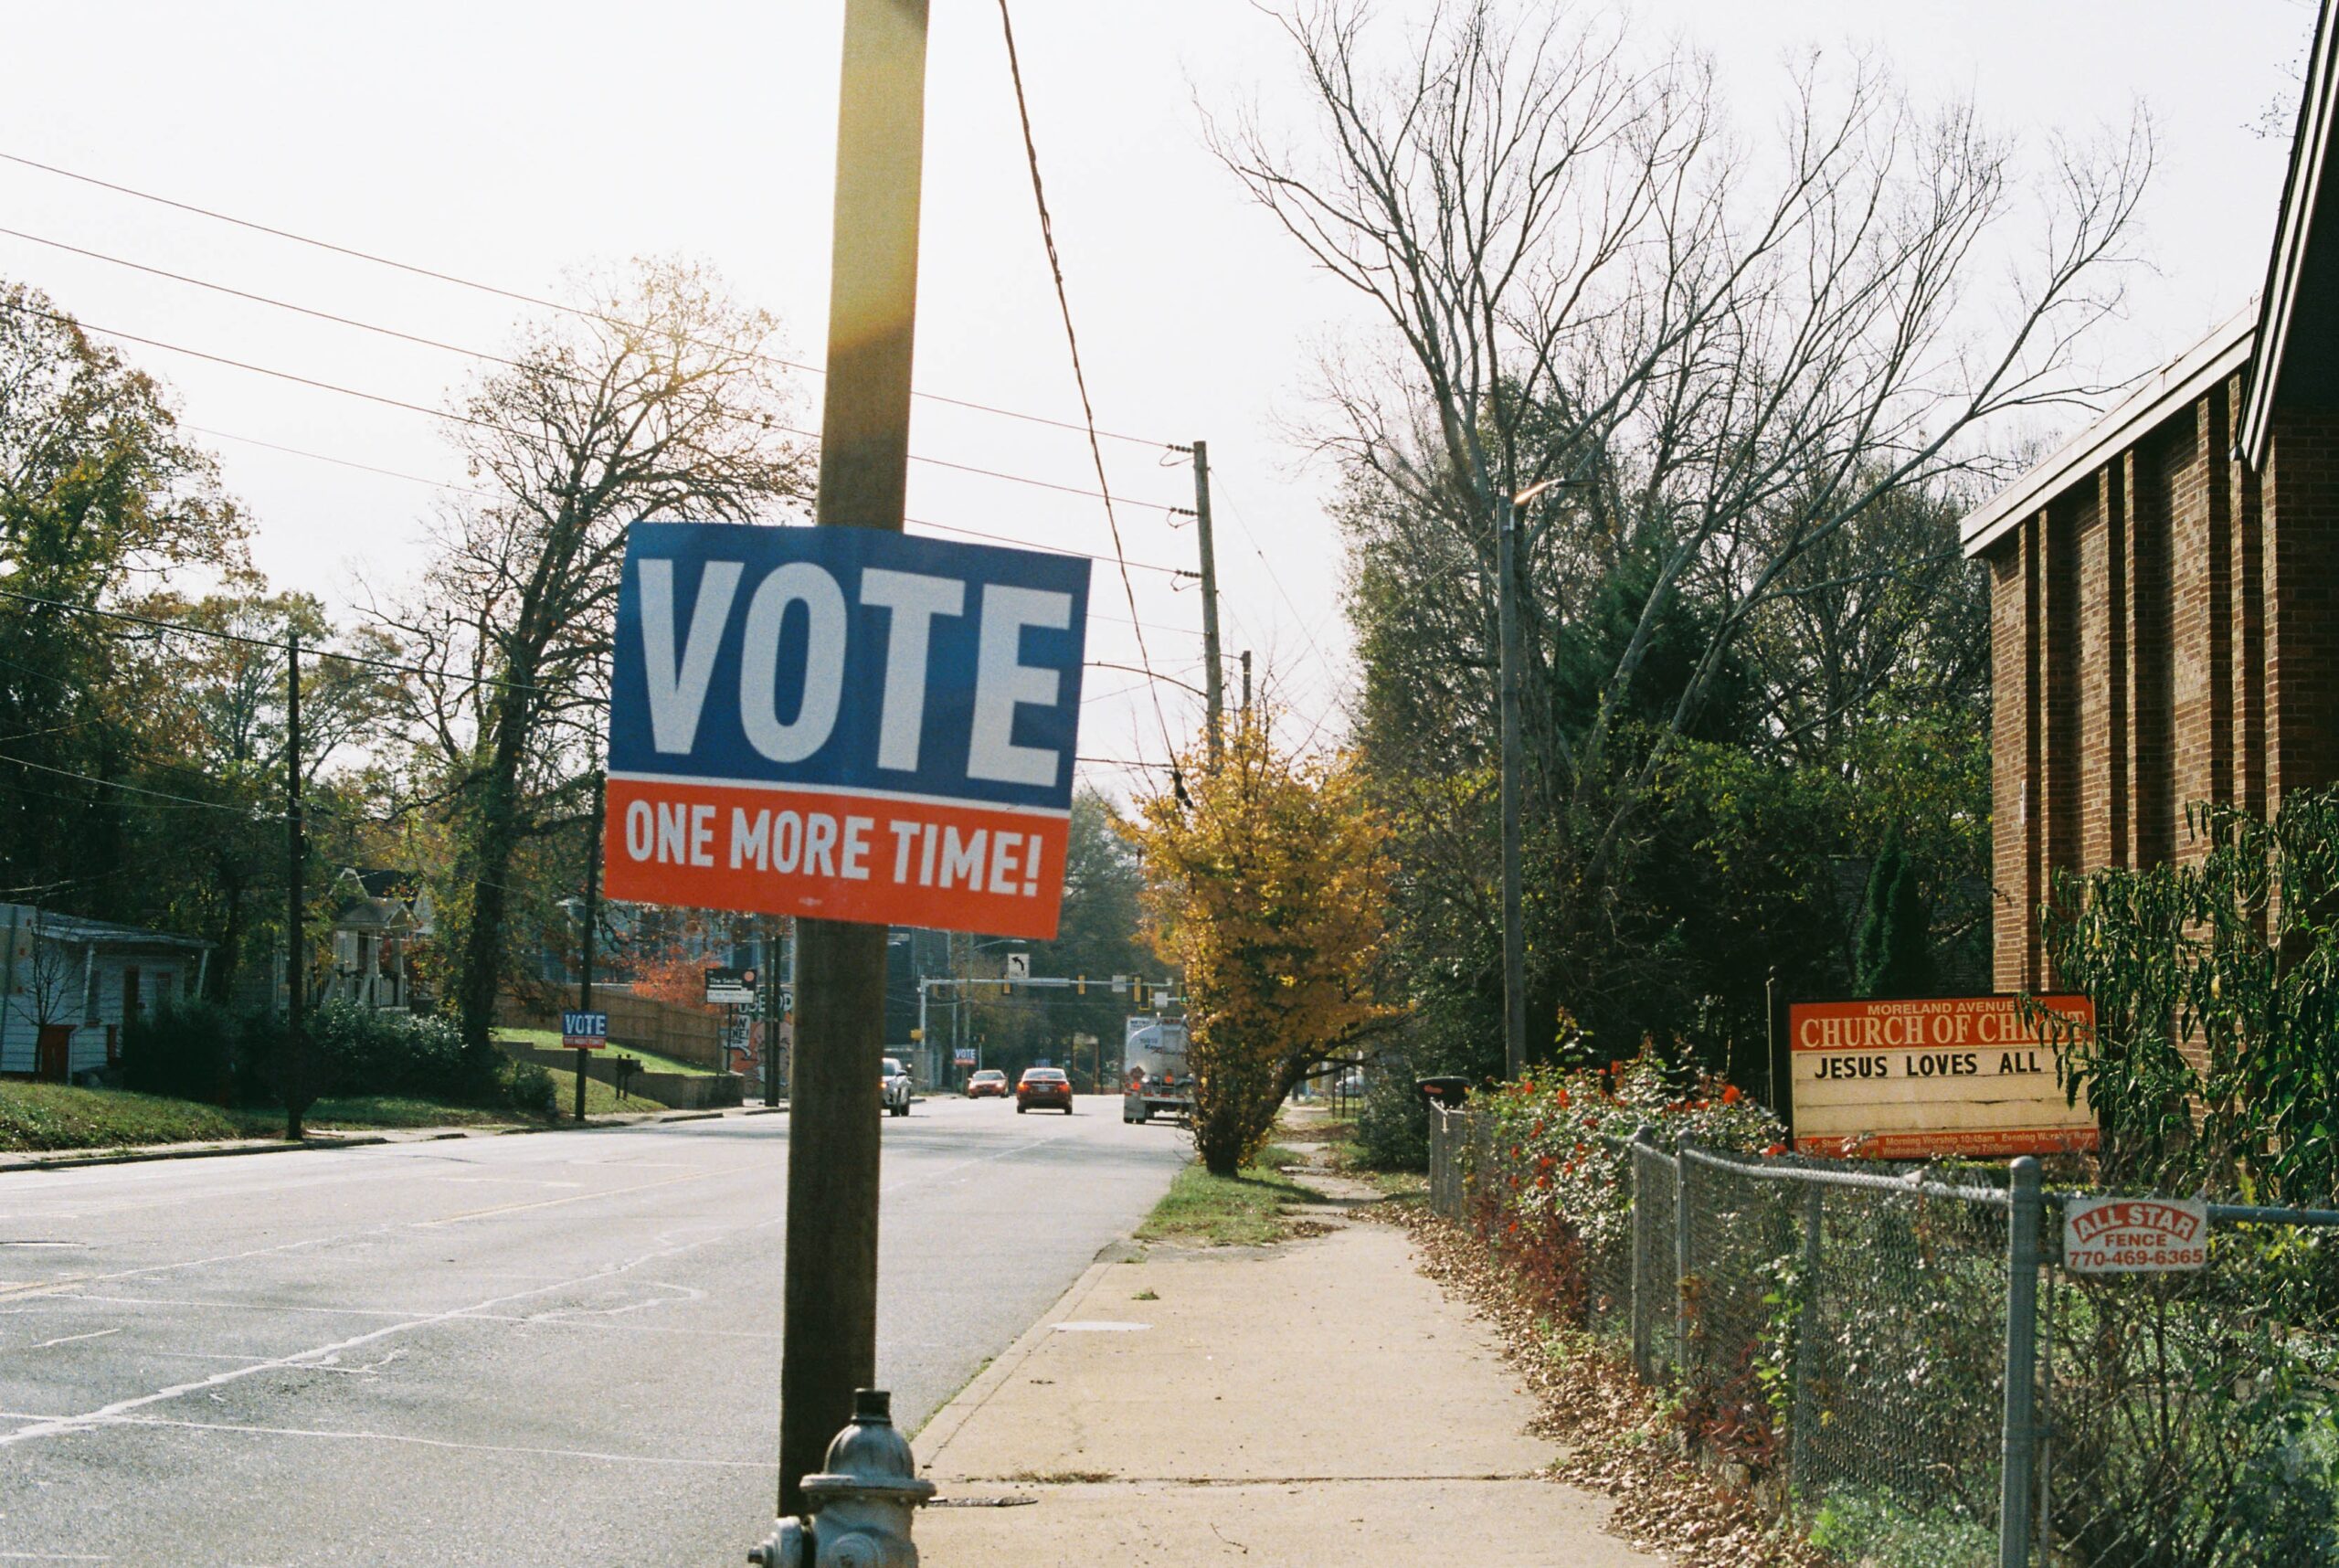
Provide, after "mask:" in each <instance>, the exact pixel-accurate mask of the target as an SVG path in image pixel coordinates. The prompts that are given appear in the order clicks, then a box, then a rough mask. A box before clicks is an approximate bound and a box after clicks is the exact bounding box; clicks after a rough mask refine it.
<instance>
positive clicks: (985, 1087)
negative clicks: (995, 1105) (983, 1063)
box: [967, 1067, 1007, 1100]
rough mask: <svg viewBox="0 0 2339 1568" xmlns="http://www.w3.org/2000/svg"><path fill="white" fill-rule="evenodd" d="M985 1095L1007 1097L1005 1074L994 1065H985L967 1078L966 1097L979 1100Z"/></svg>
mask: <svg viewBox="0 0 2339 1568" xmlns="http://www.w3.org/2000/svg"><path fill="white" fill-rule="evenodd" d="M985 1095H996V1096H997V1097H1000V1099H1005V1098H1006V1097H1007V1075H1006V1074H1004V1073H1002V1072H1000V1070H999V1069H998V1068H996V1067H985V1068H984V1069H983V1070H982V1071H981V1072H979V1073H977V1074H976V1075H974V1076H973V1077H971V1078H968V1080H967V1097H968V1099H970V1100H979V1099H981V1098H982V1097H984V1096H985Z"/></svg>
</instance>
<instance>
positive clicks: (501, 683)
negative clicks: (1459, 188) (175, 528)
mask: <svg viewBox="0 0 2339 1568" xmlns="http://www.w3.org/2000/svg"><path fill="white" fill-rule="evenodd" d="M0 599H15V600H16V601H17V602H19V603H21V604H37V605H40V606H43V607H44V608H46V609H62V610H66V611H68V612H69V613H71V614H74V615H94V616H99V617H101V618H103V619H104V620H122V621H128V622H129V623H131V624H132V625H133V626H151V627H153V629H154V630H157V631H165V632H173V633H175V634H177V635H180V636H183V637H207V638H209V639H210V640H211V641H214V642H239V643H242V644H243V645H244V646H245V647H248V648H265V649H267V650H269V651H270V652H273V653H281V652H284V651H285V645H284V644H283V643H281V642H278V641H272V640H270V639H269V638H266V637H246V636H244V635H243V634H241V633H240V632H235V631H214V630H211V629H210V628H209V627H207V626H188V625H186V624H185V623H184V622H181V621H175V620H156V619H155V618H154V617H153V616H151V615H132V613H131V612H130V611H128V610H126V609H99V608H98V607H97V606H96V605H93V604H69V603H67V602H66V601H65V600H63V599H43V598H41V597H40V596H39V595H38V594H30V593H18V592H17V591H16V589H14V588H0ZM307 652H308V654H309V657H310V658H312V659H313V660H317V661H319V662H323V661H329V660H337V661H339V662H343V663H347V664H363V665H365V667H366V668H368V669H373V670H388V671H391V672H393V673H397V674H402V675H421V676H424V677H426V678H428V679H431V680H443V679H445V678H446V676H447V672H445V671H443V670H433V669H431V668H429V666H428V665H424V664H404V663H400V662H398V661H397V660H395V659H376V658H375V657H373V656H372V655H370V654H365V653H344V652H340V651H339V650H337V649H333V648H311V649H309V650H307ZM459 680H460V683H461V684H463V685H465V686H492V687H495V688H496V689H497V690H499V691H506V692H551V693H555V694H557V688H556V687H551V686H537V685H531V684H529V683H526V682H524V681H505V680H500V679H498V678H497V677H495V676H493V675H465V676H461V677H459Z"/></svg>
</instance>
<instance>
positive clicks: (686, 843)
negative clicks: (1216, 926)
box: [604, 523, 1090, 939]
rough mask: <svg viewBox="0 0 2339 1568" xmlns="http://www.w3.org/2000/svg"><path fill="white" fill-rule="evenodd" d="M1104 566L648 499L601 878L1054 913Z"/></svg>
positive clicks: (940, 908)
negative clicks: (754, 519)
mask: <svg viewBox="0 0 2339 1568" xmlns="http://www.w3.org/2000/svg"><path fill="white" fill-rule="evenodd" d="M1089 566H1090V563H1089V562H1088V561H1087V560H1086V559H1085V557H1080V556H1055V555H1044V554H1042V553H1040V552H1037V551H1030V550H1003V549H994V548H990V547H987V546H973V545H958V544H949V543H945V542H943V541H941V540H937V539H914V538H910V537H908V536H907V535H902V534H896V533H891V532H887V531H884V530H880V529H873V528H768V527H740V526H734V525H730V524H694V523H643V524H635V526H634V527H633V529H632V532H631V535H630V540H629V543H628V546H627V549H626V559H625V573H624V577H623V579H622V582H621V586H620V588H619V598H618V626H617V648H616V654H615V661H614V664H613V667H612V672H611V694H610V712H609V820H608V823H607V832H606V834H605V838H604V842H605V843H606V846H607V847H606V850H605V863H606V864H605V873H606V874H605V881H606V884H607V886H608V889H609V895H610V896H611V897H613V898H626V899H635V900H640V901H643V902H649V903H661V904H680V905H690V906H699V907H704V908H717V909H739V910H750V911H761V912H766V913H772V914H786V915H802V916H812V917H815V918H820V919H830V920H857V921H865V922H871V923H875V924H888V923H901V924H910V925H918V926H925V927H934V928H937V929H945V930H959V931H982V932H988V933H991V934H994V935H999V936H1011V937H1030V938H1042V939H1044V938H1052V937H1053V936H1054V935H1055V932H1056V920H1057V915H1058V911H1059V908H1060V906H1061V905H1062V903H1063V896H1064V841H1065V837H1066V833H1067V826H1068V821H1069V818H1070V816H1071V807H1072V776H1073V762H1074V749H1075V745H1074V742H1075V737H1076V736H1077V733H1078V729H1079V721H1080V673H1081V659H1082V650H1083V645H1084V641H1085V629H1086V624H1087V616H1088V576H1089Z"/></svg>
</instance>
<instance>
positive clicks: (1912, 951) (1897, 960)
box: [1854, 830, 1933, 997]
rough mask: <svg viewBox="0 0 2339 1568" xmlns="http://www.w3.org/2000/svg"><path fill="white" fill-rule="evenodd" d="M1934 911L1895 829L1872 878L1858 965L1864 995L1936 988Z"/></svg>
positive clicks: (1870, 871) (1862, 919) (1902, 993)
mask: <svg viewBox="0 0 2339 1568" xmlns="http://www.w3.org/2000/svg"><path fill="white" fill-rule="evenodd" d="M1931 927H1932V912H1931V911H1929V910H1928V909H1927V908H1926V907H1925V901H1924V897H1923V895H1921V893H1920V892H1919V891H1918V889H1917V869H1916V867H1914V866H1912V865H1910V863H1909V857H1908V855H1907V854H1905V853H1902V851H1901V848H1900V832H1899V831H1898V830H1895V832H1893V834H1892V836H1891V837H1890V838H1889V839H1888V840H1886V841H1885V845H1884V853H1882V854H1880V855H1879V856H1877V857H1876V863H1875V864H1874V865H1873V866H1871V867H1869V869H1868V908H1867V910H1866V912H1865V913H1864V914H1862V916H1860V929H1859V947H1858V952H1857V961H1856V965H1855V970H1854V972H1855V974H1856V975H1857V987H1858V991H1859V994H1860V995H1861V996H1863V997H1896V996H1923V995H1924V994H1926V993H1927V992H1928V991H1931V990H1932V984H1933V959H1932V943H1931V939H1930V937H1931Z"/></svg>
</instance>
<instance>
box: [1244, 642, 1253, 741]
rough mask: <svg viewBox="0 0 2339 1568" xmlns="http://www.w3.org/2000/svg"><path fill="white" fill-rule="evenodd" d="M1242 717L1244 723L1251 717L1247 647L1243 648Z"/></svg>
mask: <svg viewBox="0 0 2339 1568" xmlns="http://www.w3.org/2000/svg"><path fill="white" fill-rule="evenodd" d="M1243 717H1244V721H1245V722H1246V723H1247V722H1248V721H1249V719H1250V717H1251V651H1250V650H1249V649H1248V648H1245V649H1244V650H1243Z"/></svg>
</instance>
